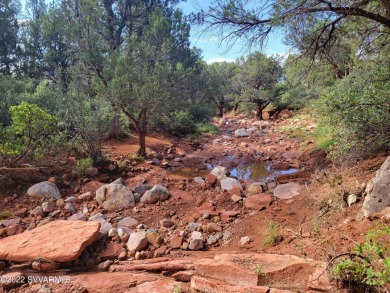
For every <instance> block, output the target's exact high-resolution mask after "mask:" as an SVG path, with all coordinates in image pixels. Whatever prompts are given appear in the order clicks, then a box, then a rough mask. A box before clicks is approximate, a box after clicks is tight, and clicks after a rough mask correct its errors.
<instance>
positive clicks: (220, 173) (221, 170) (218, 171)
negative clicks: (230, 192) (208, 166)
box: [210, 166, 227, 181]
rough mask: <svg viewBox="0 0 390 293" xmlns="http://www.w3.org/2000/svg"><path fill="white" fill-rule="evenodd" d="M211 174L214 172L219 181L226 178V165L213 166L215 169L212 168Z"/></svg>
mask: <svg viewBox="0 0 390 293" xmlns="http://www.w3.org/2000/svg"><path fill="white" fill-rule="evenodd" d="M210 173H211V174H213V175H214V176H215V177H217V179H218V180H219V181H221V180H222V179H224V178H226V177H227V176H226V174H227V169H226V168H225V167H222V166H216V167H214V168H213V170H211V172H210Z"/></svg>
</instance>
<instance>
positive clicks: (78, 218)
mask: <svg viewBox="0 0 390 293" xmlns="http://www.w3.org/2000/svg"><path fill="white" fill-rule="evenodd" d="M86 220H87V217H86V216H85V215H84V214H83V213H76V214H74V215H72V216H70V217H69V218H68V221H86Z"/></svg>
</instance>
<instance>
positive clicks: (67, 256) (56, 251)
mask: <svg viewBox="0 0 390 293" xmlns="http://www.w3.org/2000/svg"><path fill="white" fill-rule="evenodd" d="M99 228H100V223H99V222H96V221H91V222H84V221H64V220H60V221H53V222H50V223H48V224H46V225H44V226H41V227H38V228H35V229H33V230H31V231H27V232H24V233H21V234H18V235H15V236H10V237H7V238H4V239H1V240H0V260H11V261H17V262H24V261H31V260H34V259H37V258H47V259H49V260H52V261H56V262H68V261H72V260H75V259H77V258H78V257H79V256H80V254H81V252H82V251H83V250H84V248H85V247H87V246H88V245H90V244H92V243H93V242H94V241H96V240H97V238H98V236H99Z"/></svg>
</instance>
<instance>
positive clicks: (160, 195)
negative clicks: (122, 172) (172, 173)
mask: <svg viewBox="0 0 390 293" xmlns="http://www.w3.org/2000/svg"><path fill="white" fill-rule="evenodd" d="M168 198H169V191H168V189H166V188H165V187H164V186H161V185H155V186H154V187H153V188H152V189H151V190H148V191H146V192H145V193H144V195H143V196H142V197H141V199H140V202H141V203H146V204H154V203H157V202H159V201H165V200H167V199H168Z"/></svg>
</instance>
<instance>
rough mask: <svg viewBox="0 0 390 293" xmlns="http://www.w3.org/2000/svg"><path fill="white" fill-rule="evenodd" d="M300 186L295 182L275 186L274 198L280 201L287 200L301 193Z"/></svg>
mask: <svg viewBox="0 0 390 293" xmlns="http://www.w3.org/2000/svg"><path fill="white" fill-rule="evenodd" d="M301 190H302V186H301V185H299V184H298V183H295V182H290V183H286V184H281V185H278V186H276V188H275V190H274V196H275V197H277V198H281V199H288V198H292V197H294V196H297V195H299V194H300V193H301Z"/></svg>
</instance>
